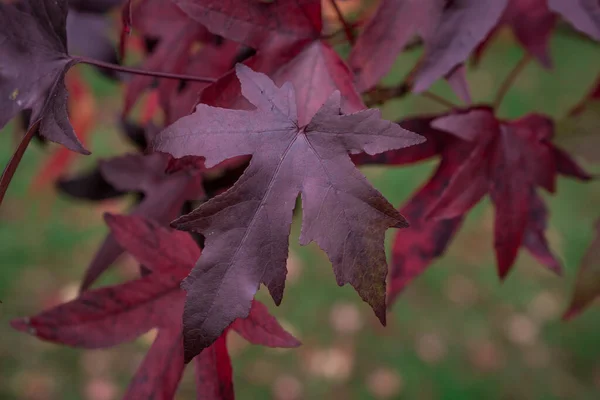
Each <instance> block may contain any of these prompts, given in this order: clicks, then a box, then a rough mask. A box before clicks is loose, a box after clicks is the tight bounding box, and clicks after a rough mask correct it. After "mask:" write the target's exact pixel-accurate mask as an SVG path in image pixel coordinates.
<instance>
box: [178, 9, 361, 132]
mask: <svg viewBox="0 0 600 400" xmlns="http://www.w3.org/2000/svg"><path fill="white" fill-rule="evenodd" d="M175 3H176V4H177V5H178V6H179V7H181V9H182V10H184V11H185V12H187V13H188V15H189V16H190V17H191V18H194V19H195V20H196V21H198V22H200V23H202V24H204V25H205V26H206V27H207V28H208V29H209V30H210V31H211V32H213V33H215V34H218V35H221V36H223V37H225V38H227V39H230V40H233V41H236V42H240V43H243V44H245V45H247V46H250V47H252V48H254V49H256V50H257V53H256V55H255V56H253V57H251V58H250V59H249V60H247V61H246V64H247V65H248V66H249V67H251V68H252V69H254V70H255V71H258V72H263V73H265V74H267V75H269V76H270V77H271V78H272V79H273V81H274V82H275V83H276V84H277V85H282V84H284V83H285V82H292V84H293V85H294V87H295V88H296V91H297V94H298V101H297V107H298V119H299V121H300V124H301V125H304V124H306V123H308V121H310V119H311V118H312V116H313V115H314V113H315V112H316V111H317V109H318V108H319V107H320V106H321V105H322V104H323V103H324V102H325V101H326V100H327V98H328V96H329V95H330V94H331V92H332V91H334V90H339V91H340V93H341V96H342V109H343V111H344V112H346V113H351V112H354V111H358V110H361V109H363V108H365V107H364V104H363V102H362V100H361V98H360V96H359V95H358V93H357V91H356V88H355V87H354V84H353V77H352V74H351V72H350V70H349V69H348V67H347V66H346V64H345V62H344V61H343V60H342V59H341V58H340V57H339V56H338V54H337V53H336V52H335V51H334V50H333V49H332V48H331V46H330V45H329V44H327V43H326V42H325V41H324V40H321V31H322V29H323V22H322V18H321V2H320V1H319V0H305V1H302V2H298V1H296V0H281V1H276V2H242V3H237V2H230V3H227V2H220V1H214V0H176V1H175ZM201 102H202V103H205V104H209V105H212V106H219V107H227V108H237V109H248V108H251V105H250V103H248V102H247V101H246V99H245V98H244V97H243V96H242V95H241V92H240V85H239V81H238V80H237V78H236V76H235V71H231V72H230V73H228V74H225V75H224V76H223V77H222V78H221V79H219V80H218V81H217V82H215V83H214V84H212V85H210V86H208V87H207V88H205V89H204V90H203V92H202V96H201Z"/></svg>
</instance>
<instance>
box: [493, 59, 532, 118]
mask: <svg viewBox="0 0 600 400" xmlns="http://www.w3.org/2000/svg"><path fill="white" fill-rule="evenodd" d="M529 61H531V56H530V55H529V54H527V53H526V54H525V55H523V57H522V58H521V60H520V61H519V62H518V63H517V65H515V66H514V68H513V69H512V71H510V73H509V74H508V75H507V76H506V79H504V82H502V85H501V86H500V88H499V89H498V92H497V93H496V97H495V99H494V103H493V106H494V109H495V110H497V109H498V108H499V107H500V105H501V104H502V100H504V96H506V93H508V90H509V89H510V88H511V87H512V85H513V84H514V83H515V80H516V79H517V77H518V76H519V74H520V73H521V72H523V69H525V67H526V66H527V64H529Z"/></svg>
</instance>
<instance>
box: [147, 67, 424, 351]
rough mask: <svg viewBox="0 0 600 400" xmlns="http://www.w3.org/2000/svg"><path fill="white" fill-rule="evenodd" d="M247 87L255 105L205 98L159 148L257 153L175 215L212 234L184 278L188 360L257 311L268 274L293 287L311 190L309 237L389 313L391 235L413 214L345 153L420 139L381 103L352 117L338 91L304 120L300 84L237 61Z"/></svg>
mask: <svg viewBox="0 0 600 400" xmlns="http://www.w3.org/2000/svg"><path fill="white" fill-rule="evenodd" d="M236 70H237V74H238V77H239V79H240V82H241V85H242V93H243V94H244V96H245V97H246V98H247V99H248V100H249V101H251V102H252V103H253V104H254V105H255V106H256V109H255V110H253V111H243V110H227V109H221V108H215V107H210V106H206V105H204V104H200V105H198V106H197V107H196V111H195V112H194V114H192V115H191V116H188V117H184V118H182V119H180V120H179V121H177V122H176V123H175V124H173V125H171V126H170V127H168V128H167V129H166V130H164V131H163V132H162V133H161V134H160V135H159V136H157V137H156V139H155V142H154V148H155V149H156V150H158V151H165V152H168V153H170V154H172V155H173V156H174V157H183V156H187V155H196V156H204V157H205V158H206V165H207V166H208V167H210V166H213V165H215V164H217V163H219V162H221V161H223V160H225V159H227V158H231V157H235V156H239V155H245V154H252V160H251V162H250V165H249V167H248V169H247V170H246V171H245V173H244V175H242V177H241V178H240V180H239V181H238V182H237V183H236V184H235V185H234V186H233V188H231V189H230V190H229V191H227V192H226V193H224V194H222V195H219V196H217V197H215V198H214V199H212V200H210V201H208V202H207V203H205V204H203V205H202V206H201V207H200V208H198V209H196V210H195V211H194V212H192V213H190V214H188V215H185V216H182V217H180V218H179V219H177V220H176V221H175V222H174V223H173V224H174V226H176V227H178V228H180V229H186V230H192V231H196V232H199V233H202V234H203V235H204V236H205V237H206V247H205V249H204V256H203V257H202V258H201V259H200V261H199V262H198V264H197V265H196V267H195V268H194V270H193V271H192V273H191V274H190V276H189V277H188V278H186V279H185V281H184V283H183V287H184V288H185V289H186V291H187V293H188V299H187V301H186V306H185V311H184V327H185V329H184V334H185V346H186V347H185V352H186V359H188V360H189V359H191V357H193V356H194V355H195V354H197V353H198V352H199V351H201V350H202V349H203V348H206V347H208V346H209V345H210V344H211V343H213V342H214V341H215V340H216V338H217V337H219V335H220V334H221V333H222V332H223V330H224V329H225V327H227V326H228V325H229V324H230V323H231V322H232V321H233V320H234V319H236V318H239V317H245V316H246V315H248V311H249V307H250V303H251V300H252V298H253V297H254V293H255V292H256V290H257V289H258V286H259V284H260V283H263V284H264V285H265V286H267V288H268V289H269V291H270V293H271V295H272V297H273V299H274V300H275V303H276V304H279V303H280V302H281V299H282V296H283V289H284V285H285V276H286V268H285V260H286V258H287V251H288V236H289V232H290V225H291V222H292V211H293V209H294V205H295V203H296V198H297V197H298V195H299V194H302V202H303V210H304V214H303V224H302V226H303V229H302V234H301V237H300V242H301V243H302V244H308V243H309V242H311V241H315V242H317V244H318V245H319V246H320V247H321V248H322V249H323V250H325V252H326V253H327V254H328V256H329V258H330V260H331V261H332V263H333V268H334V272H335V275H336V278H337V282H338V284H339V285H343V284H345V283H350V284H351V285H352V286H354V287H355V288H356V290H357V291H358V293H359V294H360V296H361V297H362V298H363V299H364V300H365V301H366V302H368V303H369V304H370V305H371V306H372V307H373V309H374V310H375V313H376V314H377V316H378V317H379V318H380V320H381V321H382V322H384V321H385V276H386V274H387V266H386V262H385V254H384V251H383V237H384V233H385V231H386V230H387V229H388V228H389V227H404V226H406V225H407V224H406V221H405V220H404V218H403V217H402V216H401V215H400V214H399V213H398V212H397V211H396V210H395V209H394V208H393V207H392V206H391V205H390V204H389V203H388V202H387V201H386V200H385V199H384V198H383V196H381V194H380V193H378V192H377V191H376V190H375V189H373V188H372V187H371V186H370V185H369V184H368V182H367V181H366V179H365V178H364V176H362V175H361V174H360V173H359V172H358V171H357V170H356V169H355V168H354V166H353V164H352V162H351V161H350V158H349V157H348V153H358V152H365V151H366V152H367V153H369V154H376V153H380V152H382V151H386V150H390V149H395V148H402V147H406V146H410V145H413V144H417V143H419V142H421V141H422V140H423V139H422V138H421V137H420V136H418V135H415V134H412V133H410V132H408V131H406V130H404V129H402V128H400V127H399V126H397V125H395V124H392V123H390V122H388V121H383V120H381V119H380V117H379V112H378V111H376V110H366V111H361V112H357V113H354V114H349V115H343V114H342V113H341V110H340V95H339V93H338V92H334V93H333V94H332V95H331V97H330V98H329V100H328V101H327V102H326V103H325V104H324V105H323V106H322V107H321V109H319V111H317V113H316V114H315V116H314V117H313V119H312V120H311V121H310V122H309V123H308V125H306V126H302V125H300V124H299V123H298V111H297V107H296V95H295V91H294V89H293V87H292V85H290V84H285V85H283V86H282V87H281V88H278V87H276V86H275V85H274V83H273V82H272V81H271V80H270V79H269V78H268V77H267V76H265V75H264V74H260V73H256V72H253V71H252V70H250V69H249V68H247V67H245V66H243V65H241V64H238V66H237V68H236Z"/></svg>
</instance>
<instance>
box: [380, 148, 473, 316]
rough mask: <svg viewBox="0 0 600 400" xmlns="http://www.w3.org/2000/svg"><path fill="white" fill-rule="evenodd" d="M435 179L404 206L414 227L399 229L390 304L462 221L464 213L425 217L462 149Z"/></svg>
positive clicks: (440, 250)
mask: <svg viewBox="0 0 600 400" xmlns="http://www.w3.org/2000/svg"><path fill="white" fill-rule="evenodd" d="M446 155H447V156H449V157H448V158H443V159H442V161H441V163H440V165H439V167H438V169H437V171H436V172H435V174H434V175H433V176H432V177H431V179H430V180H429V181H428V182H427V183H426V184H425V185H424V186H423V187H422V188H421V189H420V190H419V191H418V192H417V193H416V194H415V195H413V196H412V197H411V198H410V200H409V201H408V202H407V203H406V204H405V205H404V206H403V207H402V208H400V212H401V213H402V215H404V216H406V218H407V220H408V221H409V222H410V229H407V230H405V231H401V232H398V233H397V235H396V239H395V241H394V246H393V253H392V265H391V267H390V280H389V285H388V306H391V305H392V304H393V303H394V300H395V299H396V297H397V296H398V295H399V294H400V293H401V292H402V291H403V290H404V288H405V287H406V286H407V285H408V284H409V283H410V282H411V281H412V280H413V279H414V278H416V277H417V276H419V275H420V274H421V273H422V272H423V271H425V269H426V268H427V267H428V266H429V264H431V262H432V261H433V260H434V259H436V258H437V257H440V256H441V255H442V254H443V253H444V252H445V251H446V248H447V247H448V245H449V244H450V241H451V240H452V237H453V236H454V235H455V234H456V232H458V230H459V229H460V227H461V225H462V220H463V218H462V217H456V218H451V219H442V220H431V219H426V218H425V212H426V211H427V208H426V207H427V204H431V203H433V202H435V200H436V199H437V198H438V197H439V196H440V195H441V193H442V192H443V191H444V189H445V188H446V186H447V185H448V182H449V181H450V179H451V178H452V174H453V173H455V171H456V168H457V166H458V165H459V163H460V158H459V157H457V156H458V155H460V153H459V152H456V153H451V152H448V153H446Z"/></svg>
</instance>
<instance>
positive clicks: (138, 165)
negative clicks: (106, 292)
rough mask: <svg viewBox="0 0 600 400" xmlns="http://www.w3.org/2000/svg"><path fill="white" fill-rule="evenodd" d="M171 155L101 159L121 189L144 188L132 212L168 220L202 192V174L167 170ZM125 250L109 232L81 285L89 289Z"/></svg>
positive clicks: (108, 177)
mask: <svg viewBox="0 0 600 400" xmlns="http://www.w3.org/2000/svg"><path fill="white" fill-rule="evenodd" d="M167 160H168V156H167V155H165V154H159V153H154V154H149V155H146V156H143V155H138V154H129V155H125V156H122V157H116V158H113V159H110V160H106V161H102V162H101V163H100V170H101V172H102V175H103V176H104V178H105V179H106V180H107V181H108V182H109V183H110V184H111V185H112V186H113V187H114V188H116V189H117V190H121V191H136V192H143V193H144V195H145V197H144V199H143V200H142V201H141V202H140V204H139V205H137V206H136V207H135V209H134V210H132V212H131V213H132V214H134V215H141V216H146V217H149V218H152V219H155V220H157V221H159V222H161V223H164V224H166V223H167V222H168V221H170V220H172V219H173V218H175V217H176V216H177V215H179V211H180V210H181V206H182V205H183V203H184V202H185V201H186V200H190V199H194V198H197V197H199V196H200V195H201V193H202V191H201V176H200V175H199V174H195V175H194V174H188V173H186V171H182V172H179V173H176V174H170V175H168V174H166V173H165V169H166V166H167ZM122 253H123V249H122V248H121V246H119V245H118V243H117V242H116V241H115V240H114V238H113V235H112V234H109V235H108V236H107V237H106V238H105V240H104V242H103V243H102V244H101V245H100V249H99V250H98V251H97V252H96V255H95V256H94V258H93V260H92V262H91V263H90V265H89V267H88V269H87V270H86V273H85V275H84V277H83V281H82V284H81V289H82V290H86V289H88V288H89V287H90V286H91V285H92V284H93V283H94V282H95V281H96V279H97V278H98V277H99V276H100V275H101V274H102V273H103V272H104V271H105V270H106V269H107V268H108V267H109V266H110V265H111V264H112V263H113V262H114V261H115V260H116V259H117V258H118V257H119V256H120V255H121V254H122Z"/></svg>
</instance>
